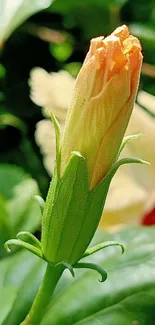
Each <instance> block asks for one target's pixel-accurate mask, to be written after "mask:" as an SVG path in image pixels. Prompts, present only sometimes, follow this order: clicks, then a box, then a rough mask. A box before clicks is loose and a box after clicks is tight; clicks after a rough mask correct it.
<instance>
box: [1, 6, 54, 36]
mask: <svg viewBox="0 0 155 325" xmlns="http://www.w3.org/2000/svg"><path fill="white" fill-rule="evenodd" d="M51 3H52V0H43V1H42V0H33V1H31V0H13V1H10V0H1V1H0V16H1V17H3V19H1V22H0V41H1V42H2V41H5V40H6V39H7V38H8V37H9V36H10V35H11V34H12V32H13V31H14V30H15V29H16V28H17V27H18V26H19V25H21V24H22V23H23V22H24V21H25V20H26V19H28V18H29V17H30V16H32V15H33V14H35V13H36V12H38V11H40V10H43V9H46V8H47V7H49V6H50V5H51Z"/></svg>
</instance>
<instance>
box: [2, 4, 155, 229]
mask: <svg viewBox="0 0 155 325" xmlns="http://www.w3.org/2000/svg"><path fill="white" fill-rule="evenodd" d="M12 6H13V7H14V8H13V7H12V8H11V6H10V2H9V0H7V1H3V0H1V1H0V11H1V17H2V20H1V25H0V163H1V164H2V167H1V170H0V173H1V175H3V172H4V171H3V168H4V169H5V180H4V183H5V182H6V184H7V182H9V177H10V176H9V175H10V174H9V165H14V172H15V173H16V174H17V175H18V173H19V174H20V173H23V174H25V175H27V176H26V177H28V178H30V179H31V181H33V180H32V178H33V179H34V180H35V181H36V182H37V183H36V188H35V189H34V192H36V193H34V194H37V192H40V193H41V195H42V196H43V197H44V198H45V196H46V193H47V188H48V184H49V180H50V178H49V175H48V174H47V172H46V170H45V168H44V166H43V161H42V155H41V153H40V150H39V148H38V146H37V145H36V143H35V139H34V132H35V127H36V123H37V122H38V121H40V120H41V119H42V112H41V109H39V107H38V106H36V105H35V104H34V103H33V102H32V101H31V100H30V98H29V86H28V79H29V74H30V71H31V69H32V68H33V67H37V66H39V67H42V68H44V69H46V70H47V71H48V72H56V71H59V70H66V71H68V72H70V73H71V74H72V75H73V76H74V77H75V76H76V75H77V72H78V71H79V69H80V66H81V64H82V62H83V59H84V57H85V54H86V52H87V50H88V46H89V40H90V39H91V38H92V37H95V36H98V35H107V34H108V33H110V32H111V31H112V30H113V29H114V28H115V27H116V26H118V25H120V24H124V23H125V24H127V25H128V26H129V27H130V29H131V32H132V33H133V34H134V35H136V36H138V37H139V38H140V40H141V42H142V45H143V54H144V65H143V68H142V78H141V85H140V87H141V88H142V89H143V90H146V91H148V92H149V93H152V94H155V87H154V77H155V55H154V53H155V3H154V0H148V1H144V0H143V1H142V0H136V1H135V0H85V1H83V0H79V1H72V0H65V1H64V0H55V1H53V2H52V1H50V0H42V1H39V0H38V1H37V0H36V1H29V0H20V1H17V0H14V1H13V2H12ZM9 8H10V9H9ZM9 10H10V12H9ZM6 12H7V15H6ZM29 16H30V17H29ZM6 163H7V164H8V165H6V166H5V164H6ZM5 167H6V168H5ZM10 168H11V167H10ZM12 168H13V167H12ZM18 168H19V172H18ZM15 169H16V171H15ZM22 177H23V176H22ZM22 182H23V181H22ZM17 183H18V181H17V180H14V184H13V186H15V187H16V186H17ZM22 184H23V183H22ZM37 184H38V185H37ZM24 186H27V184H23V188H24ZM1 196H2V200H6V199H7V200H8V194H6V193H3V191H2V193H1ZM14 196H15V194H12V199H13V197H14ZM19 201H20V202H21V200H19ZM7 209H8V208H7ZM23 213H24V212H23ZM7 214H8V211H7ZM37 221H38V219H37V220H36V222H37ZM5 226H6V225H5ZM18 228H20V227H18ZM28 230H33V226H32V229H31V227H30V228H29V229H28Z"/></svg>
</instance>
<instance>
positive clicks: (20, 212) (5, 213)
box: [0, 164, 41, 256]
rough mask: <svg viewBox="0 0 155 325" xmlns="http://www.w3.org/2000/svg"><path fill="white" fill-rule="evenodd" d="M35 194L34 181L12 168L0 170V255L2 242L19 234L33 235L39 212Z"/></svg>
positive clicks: (39, 215)
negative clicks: (27, 232) (21, 232)
mask: <svg viewBox="0 0 155 325" xmlns="http://www.w3.org/2000/svg"><path fill="white" fill-rule="evenodd" d="M36 194H39V189H38V185H37V183H36V181H35V180H34V179H32V178H31V177H30V176H29V175H28V174H26V173H25V171H24V170H23V169H22V168H20V167H17V166H14V165H7V164H6V165H1V166H0V212H1V216H0V235H1V236H0V243H1V245H0V247H1V248H2V249H1V250H0V255H1V256H2V255H4V250H3V245H4V242H5V241H6V240H8V239H10V238H14V237H15V236H16V234H17V233H18V232H19V231H21V230H25V231H26V230H27V231H32V232H33V231H35V230H36V229H37V228H38V227H39V225H40V222H41V211H40V207H39V204H38V203H37V201H36V200H35V199H34V196H35V195H36Z"/></svg>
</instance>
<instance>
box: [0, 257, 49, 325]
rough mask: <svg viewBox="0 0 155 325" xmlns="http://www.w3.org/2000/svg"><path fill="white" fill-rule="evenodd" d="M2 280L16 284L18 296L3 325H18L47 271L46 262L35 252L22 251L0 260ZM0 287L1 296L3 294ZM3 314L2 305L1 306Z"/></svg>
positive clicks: (5, 285)
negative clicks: (35, 254)
mask: <svg viewBox="0 0 155 325" xmlns="http://www.w3.org/2000/svg"><path fill="white" fill-rule="evenodd" d="M0 270H2V271H1V272H0V282H2V283H3V287H4V288H7V287H8V286H14V287H15V288H17V296H16V297H15V299H14V301H13V304H12V305H11V308H10V311H9V314H8V315H7V318H6V319H5V321H4V323H3V325H6V324H7V325H17V324H20V322H21V321H22V320H23V318H24V317H25V316H26V314H27V313H28V311H29V309H30V307H31V304H32V302H33V299H34V297H35V295H36V293H37V290H38V289H39V285H40V283H41V280H42V278H43V274H44V272H45V262H43V261H42V260H41V259H40V258H38V257H36V256H34V255H33V254H31V253H29V252H26V251H23V252H22V251H21V252H18V253H16V254H14V255H12V256H10V257H9V258H6V259H5V260H4V261H1V262H0ZM1 292H2V291H1V288H0V296H1ZM0 314H1V306H0Z"/></svg>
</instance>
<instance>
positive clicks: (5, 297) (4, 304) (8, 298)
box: [0, 287, 17, 325]
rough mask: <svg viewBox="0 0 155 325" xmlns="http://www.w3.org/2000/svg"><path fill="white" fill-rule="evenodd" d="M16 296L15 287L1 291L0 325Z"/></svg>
mask: <svg viewBox="0 0 155 325" xmlns="http://www.w3.org/2000/svg"><path fill="white" fill-rule="evenodd" d="M16 296H17V288H15V287H6V288H2V289H1V295H0V306H1V307H0V310H1V312H0V325H2V324H3V321H4V320H5V319H6V317H7V316H8V314H9V312H10V310H11V308H12V305H13V302H14V300H15V298H16Z"/></svg>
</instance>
